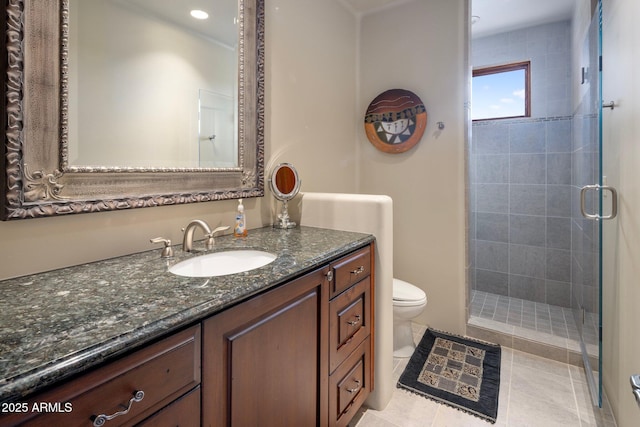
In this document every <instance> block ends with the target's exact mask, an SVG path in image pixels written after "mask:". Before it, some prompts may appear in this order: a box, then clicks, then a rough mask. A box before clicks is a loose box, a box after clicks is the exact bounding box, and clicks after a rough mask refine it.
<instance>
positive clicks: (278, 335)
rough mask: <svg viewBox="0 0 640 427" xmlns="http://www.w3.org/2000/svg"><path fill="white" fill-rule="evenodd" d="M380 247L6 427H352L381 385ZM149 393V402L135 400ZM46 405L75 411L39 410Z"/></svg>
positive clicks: (99, 377)
mask: <svg viewBox="0 0 640 427" xmlns="http://www.w3.org/2000/svg"><path fill="white" fill-rule="evenodd" d="M373 253H374V251H373V243H372V244H371V245H369V246H366V247H364V248H362V249H359V250H356V251H354V252H352V253H350V254H348V255H346V256H344V257H342V258H340V259H338V260H336V261H335V262H332V263H330V264H327V265H324V266H322V267H320V268H318V269H316V270H314V271H312V272H310V273H307V274H305V275H303V276H301V277H299V278H296V279H294V280H291V281H290V282H287V283H284V284H282V285H280V286H277V287H274V288H272V289H269V290H267V291H265V292H264V293H262V294H258V295H256V296H253V297H250V298H249V299H247V300H245V301H242V302H239V303H238V304H237V305H235V306H233V307H230V308H227V309H225V310H224V311H222V312H220V313H218V314H216V315H213V316H212V317H209V318H207V319H204V320H203V321H201V322H200V323H198V324H197V325H195V326H192V327H190V328H188V329H185V330H183V331H180V332H177V333H173V334H172V335H169V336H168V337H167V338H164V339H162V340H160V341H158V342H155V343H153V344H150V345H148V346H146V347H144V348H142V349H140V350H137V351H135V352H133V353H131V354H129V355H126V356H123V357H121V358H119V359H117V360H115V361H113V362H110V363H108V364H106V365H104V366H102V367H99V368H96V369H93V370H91V371H89V372H87V373H85V374H82V375H81V376H79V377H77V378H73V379H71V380H67V381H65V382H63V383H62V384H61V385H59V386H56V387H55V388H52V389H50V390H49V391H46V392H43V393H40V394H38V395H36V396H35V397H32V398H29V400H28V401H26V402H27V403H28V405H29V408H30V410H29V412H28V413H23V414H9V415H6V414H5V415H1V416H0V425H2V426H3V427H4V426H15V425H28V426H86V427H90V426H91V425H93V420H94V419H95V418H96V417H98V416H99V415H101V414H104V415H107V416H111V415H114V414H117V413H118V412H121V411H123V410H124V409H126V408H127V406H130V410H129V411H128V412H126V413H123V414H119V415H118V416H116V417H113V418H112V419H109V420H108V421H106V423H105V424H104V425H105V426H107V427H109V426H133V425H138V426H145V427H150V426H153V427H156V426H183V427H192V426H193V427H195V426H200V425H202V426H207V427H210V426H236V427H244V426H266V427H271V426H304V427H311V426H319V427H325V426H346V425H347V424H348V423H349V421H350V420H351V419H352V417H353V415H354V414H355V413H356V411H357V410H358V408H359V407H360V406H361V405H362V404H363V402H364V401H365V399H366V398H367V396H368V395H369V393H370V391H371V390H372V389H373V369H372V368H373V356H374V354H373V339H374V334H373V321H374V319H373V307H374V290H373V283H374V280H373V276H374V263H373V258H372V257H373ZM138 391H143V392H144V397H143V398H142V399H140V400H136V399H134V396H135V393H136V392H138ZM37 402H49V403H56V402H58V403H59V404H60V407H61V408H62V409H64V408H65V405H66V404H69V405H71V406H70V407H69V408H71V410H70V411H66V412H59V413H42V414H39V413H37V412H33V411H32V410H31V407H32V405H33V404H34V403H37Z"/></svg>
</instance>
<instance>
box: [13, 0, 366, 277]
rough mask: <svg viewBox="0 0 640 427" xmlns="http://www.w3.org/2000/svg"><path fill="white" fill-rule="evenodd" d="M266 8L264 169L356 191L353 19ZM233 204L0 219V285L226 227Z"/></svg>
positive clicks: (313, 6)
mask: <svg viewBox="0 0 640 427" xmlns="http://www.w3.org/2000/svg"><path fill="white" fill-rule="evenodd" d="M266 7H267V9H266V20H267V25H266V28H267V31H266V70H265V72H266V88H265V89H266V94H265V97H266V100H265V103H266V105H265V110H266V129H265V145H266V150H265V152H266V159H267V165H268V166H271V165H273V164H274V163H275V162H281V161H289V162H292V163H294V164H295V165H296V167H297V169H298V172H299V173H300V175H301V177H302V180H303V182H302V189H303V190H304V191H328V192H355V191H356V188H355V185H356V178H355V173H356V172H355V162H356V156H355V148H354V144H353V141H354V139H355V134H356V128H357V127H358V125H359V123H357V122H356V121H355V120H354V119H353V116H354V111H355V99H356V83H355V57H356V18H355V17H354V16H353V14H352V13H350V12H349V11H348V10H347V9H345V8H344V7H343V6H342V5H341V4H340V3H339V2H338V1H337V0H336V1H333V0H330V1H325V0H323V1H316V0H269V1H267V2H266ZM328 23H330V25H329V24H328ZM320 58H321V59H322V60H320ZM266 192H267V195H266V197H264V198H260V199H250V200H245V202H244V204H245V208H246V212H247V219H248V225H249V227H250V228H256V227H261V226H263V225H266V224H270V223H271V221H272V218H271V211H272V206H273V204H274V203H273V198H272V196H271V194H270V193H269V190H268V188H267V189H266ZM236 205H237V201H234V200H230V201H219V202H208V203H196V204H191V205H180V206H163V207H155V208H144V209H133V210H127V211H120V212H104V213H92V214H88V215H73V216H66V217H58V218H39V219H29V220H22V221H9V222H0V279H5V278H9V277H15V276H20V275H25V274H29V273H36V272H41V271H46V270H51V269H55V268H61V267H65V266H69V265H76V264H81V263H85V262H91V261H95V260H98V259H104V258H110V257H114V256H120V255H125V254H130V253H134V252H139V251H143V250H147V249H150V248H152V245H151V244H150V243H149V239H150V238H152V237H156V236H165V237H168V238H171V239H172V240H173V241H174V242H179V241H180V239H181V238H182V237H181V236H182V233H181V231H180V228H181V227H184V226H185V225H186V224H187V222H188V221H189V220H190V219H193V218H201V219H204V220H206V221H208V222H209V223H210V225H211V226H217V225H222V224H225V225H231V224H232V222H233V218H234V215H235V209H236Z"/></svg>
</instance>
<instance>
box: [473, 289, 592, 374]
mask: <svg viewBox="0 0 640 427" xmlns="http://www.w3.org/2000/svg"><path fill="white" fill-rule="evenodd" d="M470 311H471V313H470V317H469V320H468V322H467V335H469V336H471V337H475V338H478V339H482V340H486V341H491V342H495V343H498V344H500V345H503V346H506V347H510V348H514V349H516V350H520V351H524V352H527V353H531V354H536V355H538V356H541V357H545V358H548V359H553V360H557V361H559V362H563V363H569V364H572V365H576V366H583V361H582V352H581V349H580V335H579V332H578V328H577V326H576V323H575V320H574V316H573V311H572V309H570V308H566V307H559V306H555V305H550V304H544V303H538V302H533V301H527V300H523V299H519V298H513V297H508V296H504V295H495V294H491V293H487V292H481V291H471V306H470ZM597 336H598V335H597V317H595V316H592V315H591V316H590V315H587V317H586V319H585V324H584V325H583V337H584V340H585V347H586V349H587V353H588V354H589V359H590V361H591V364H592V366H594V365H593V364H594V363H595V366H597V358H598V341H597Z"/></svg>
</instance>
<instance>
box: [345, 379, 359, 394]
mask: <svg viewBox="0 0 640 427" xmlns="http://www.w3.org/2000/svg"><path fill="white" fill-rule="evenodd" d="M354 381H355V382H356V388H348V389H347V391H348V392H349V393H351V394H353V393H357V392H358V391H360V381H358V380H354Z"/></svg>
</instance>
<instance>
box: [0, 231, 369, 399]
mask: <svg viewBox="0 0 640 427" xmlns="http://www.w3.org/2000/svg"><path fill="white" fill-rule="evenodd" d="M373 239H374V237H373V236H371V235H368V234H361V233H351V232H344V231H336V230H326V229H320V228H311V227H299V228H295V229H292V230H277V229H273V228H270V227H265V228H260V229H254V230H249V236H248V237H246V238H240V239H237V238H234V237H232V236H223V237H217V238H216V245H215V248H214V249H213V251H220V250H228V249H242V248H254V249H261V250H266V251H269V252H272V253H275V254H277V255H278V258H277V259H276V260H275V261H274V262H272V263H271V264H268V265H267V266H264V267H261V268H258V269H256V270H252V271H248V272H244V273H238V274H233V275H228V276H219V277H212V278H188V277H180V276H176V275H173V274H172V273H169V272H168V271H167V269H168V267H169V265H172V264H175V263H176V262H179V261H181V260H182V259H185V258H187V257H190V256H197V255H202V253H200V254H198V253H194V254H188V253H184V252H183V251H182V248H181V247H179V246H176V247H175V248H174V250H175V255H176V256H175V258H174V259H172V260H171V261H167V260H163V259H161V258H160V249H156V250H152V251H147V252H141V253H137V254H133V255H127V256H123V257H119V258H113V259H107V260H103V261H98V262H94V263H89V264H84V265H79V266H74V267H69V268H63V269H60V270H54V271H49V272H45V273H39V274H33V275H29V276H23V277H18V278H15V279H9V280H4V281H0V293H1V295H2V298H1V300H0V326H1V329H0V402H6V401H16V400H20V398H22V397H24V396H26V395H28V394H31V393H33V392H35V391H38V390H40V389H42V388H44V387H46V386H48V385H51V384H53V383H56V382H58V381H60V380H61V379H64V378H67V377H69V376H71V375H74V374H77V373H80V372H82V371H84V370H86V369H87V368H90V367H93V366H96V365H98V364H100V363H102V362H104V361H108V360H110V359H112V358H115V357H116V356H118V355H120V354H122V353H125V352H127V351H129V350H131V349H134V348H136V347H140V346H142V345H143V344H145V343H148V342H150V341H152V340H154V339H157V338H159V337H161V336H163V335H165V334H167V333H169V332H171V331H175V330H178V329H180V328H182V327H184V326H187V325H190V324H193V323H195V322H197V321H199V320H201V319H204V318H206V317H208V316H210V315H212V314H214V313H217V312H219V311H221V310H224V309H225V308H226V307H229V306H231V305H233V304H235V303H237V302H240V301H242V300H244V299H246V298H247V297H249V296H251V295H254V294H256V293H259V292H261V291H263V290H265V289H267V288H269V287H273V286H276V285H279V284H282V283H284V282H286V281H288V280H290V279H292V278H294V277H296V276H299V275H301V274H303V273H305V272H308V271H311V270H313V269H314V268H316V267H319V266H321V265H323V264H325V263H327V262H328V261H331V260H333V259H335V258H337V257H339V256H341V255H343V254H345V253H347V252H350V251H351V250H353V249H357V248H359V247H362V246H364V245H366V244H368V243H370V242H371V241H373ZM202 245H203V243H202V242H195V243H194V248H195V249H198V248H201V247H202Z"/></svg>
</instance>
